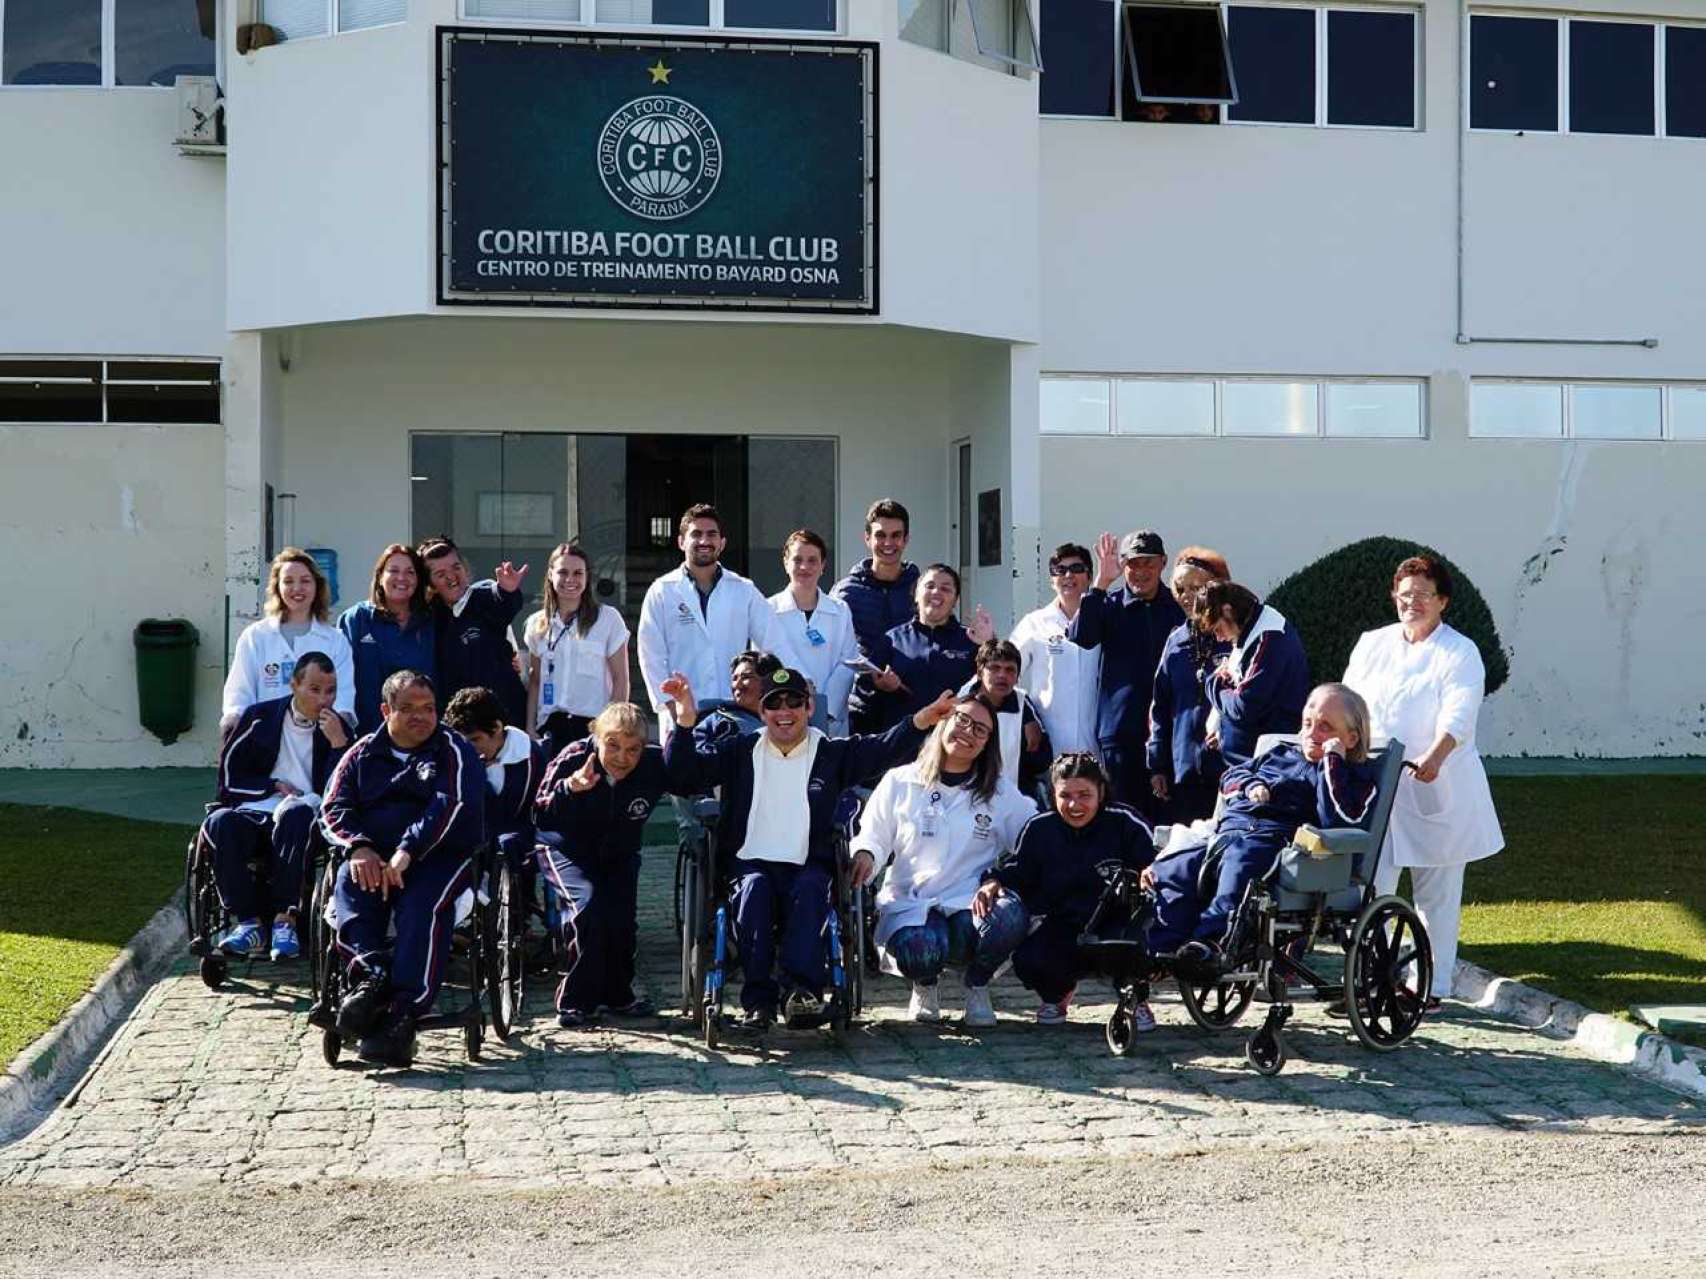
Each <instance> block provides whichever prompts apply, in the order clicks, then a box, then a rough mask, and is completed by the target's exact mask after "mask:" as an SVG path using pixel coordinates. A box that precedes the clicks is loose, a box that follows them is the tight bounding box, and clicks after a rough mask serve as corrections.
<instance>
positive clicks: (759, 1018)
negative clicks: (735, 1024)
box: [740, 1008, 776, 1035]
mask: <svg viewBox="0 0 1706 1279" xmlns="http://www.w3.org/2000/svg"><path fill="white" fill-rule="evenodd" d="M775 1020H776V1018H775V1016H774V1015H773V1014H772V1013H771V1011H770V1010H769V1009H768V1008H748V1009H747V1010H746V1012H745V1013H744V1014H743V1015H742V1017H741V1019H740V1028H741V1029H742V1030H744V1031H746V1033H747V1034H749V1035H763V1034H767V1033H769V1030H770V1025H771V1023H772V1022H774V1021H775Z"/></svg>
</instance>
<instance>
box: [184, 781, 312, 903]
mask: <svg viewBox="0 0 1706 1279" xmlns="http://www.w3.org/2000/svg"><path fill="white" fill-rule="evenodd" d="M280 809H281V810H282V811H281V812H280V813H279V815H278V819H277V820H276V821H275V820H274V819H273V814H271V813H258V812H255V811H254V810H252V809H241V808H221V809H218V810H216V811H214V812H212V813H209V814H208V815H207V820H206V821H204V822H203V823H202V833H203V834H204V835H206V836H207V842H208V843H209V844H210V845H212V847H213V879H214V883H216V884H217V885H218V886H219V900H220V901H222V902H224V903H225V909H226V910H228V911H230V912H231V914H232V916H233V917H235V918H237V919H271V918H272V917H273V916H274V915H276V914H277V913H279V912H280V911H285V910H288V911H290V912H291V913H293V914H294V913H295V912H296V910H297V908H298V906H299V905H300V904H301V902H302V881H303V877H304V875H305V874H306V865H307V860H308V841H309V837H310V836H311V835H312V834H313V833H314V809H313V808H311V807H309V806H308V805H307V804H283V805H280ZM255 863H259V864H260V865H261V866H262V867H263V869H262V871H261V873H260V874H258V875H257V874H256V873H255V870H254V869H253V865H254V864H255Z"/></svg>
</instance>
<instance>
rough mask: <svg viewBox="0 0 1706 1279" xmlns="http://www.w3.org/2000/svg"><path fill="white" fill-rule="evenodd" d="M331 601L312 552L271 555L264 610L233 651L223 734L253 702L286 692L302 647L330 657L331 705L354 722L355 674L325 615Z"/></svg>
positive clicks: (290, 550) (221, 716) (345, 648)
mask: <svg viewBox="0 0 1706 1279" xmlns="http://www.w3.org/2000/svg"><path fill="white" fill-rule="evenodd" d="M331 607H332V589H331V586H330V584H329V583H328V582H327V581H326V575H325V574H324V573H322V572H321V571H320V566H319V564H318V563H316V562H315V560H314V557H313V556H312V555H310V554H308V552H307V551H304V550H302V549H301V548H300V547H295V546H287V547H285V548H284V549H283V550H282V551H280V552H279V553H278V554H277V555H275V556H273V561H272V565H271V567H269V568H268V570H267V585H266V594H265V598H264V600H263V602H262V611H263V613H264V616H263V617H262V618H261V620H260V621H258V622H254V623H252V624H251V625H249V626H246V627H244V628H243V633H242V634H241V635H239V636H238V637H237V648H236V651H235V652H233V653H232V655H231V670H230V672H229V673H228V674H227V675H226V676H225V692H224V695H223V697H222V698H221V704H220V708H219V730H220V732H221V733H222V734H223V733H226V732H229V731H230V729H231V726H232V725H233V724H235V723H236V722H237V720H238V718H239V717H241V715H242V714H243V712H244V711H246V710H248V709H249V707H251V706H253V705H255V704H256V703H257V702H270V701H275V700H277V699H278V698H280V697H288V696H289V695H290V677H291V673H292V672H293V671H294V670H295V669H296V663H297V660H298V659H299V658H301V657H302V656H303V654H305V653H324V654H325V655H326V656H327V657H329V658H331V659H332V667H333V672H334V674H335V675H336V677H337V681H338V692H337V700H336V701H335V702H334V703H333V707H332V708H333V709H334V710H335V711H337V713H338V714H340V715H342V716H343V717H344V719H345V720H347V721H348V722H349V723H351V724H354V723H355V674H354V667H353V665H352V662H351V658H350V646H349V641H348V640H347V639H345V638H344V635H343V632H341V631H339V630H338V629H337V628H336V627H335V626H333V625H332V624H331V623H330V622H328V621H327V620H326V619H327V616H328V614H329V613H330V612H331Z"/></svg>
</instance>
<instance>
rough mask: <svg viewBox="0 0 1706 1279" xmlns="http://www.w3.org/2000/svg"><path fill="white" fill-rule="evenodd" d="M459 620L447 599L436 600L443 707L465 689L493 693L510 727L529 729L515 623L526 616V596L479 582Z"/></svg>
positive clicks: (439, 677) (439, 692)
mask: <svg viewBox="0 0 1706 1279" xmlns="http://www.w3.org/2000/svg"><path fill="white" fill-rule="evenodd" d="M463 598H464V599H465V600H466V601H467V602H466V603H465V604H463V605H462V613H461V615H460V616H458V615H457V614H456V613H455V612H453V611H452V610H451V608H450V606H449V605H448V604H446V603H445V602H444V601H443V600H434V601H433V605H432V612H433V623H434V625H435V626H436V627H437V635H438V649H437V651H438V704H439V707H440V708H441V709H442V708H443V707H445V706H447V705H449V703H450V699H451V698H452V697H455V696H456V694H458V693H460V692H461V691H462V690H463V689H465V688H489V689H491V690H492V692H493V693H495V694H496V695H497V699H498V701H499V702H501V703H502V704H503V708H504V722H505V723H506V724H514V725H515V726H516V727H517V728H525V727H526V726H527V690H526V689H525V688H524V687H523V686H522V683H521V676H519V675H517V674H516V673H515V650H514V649H513V648H511V647H510V642H509V635H510V630H509V628H510V624H511V623H513V622H514V621H515V618H516V614H517V613H519V612H521V606H522V603H523V600H522V595H521V592H520V591H505V590H503V589H501V588H500V587H499V586H498V584H497V583H496V582H492V581H484V582H475V583H474V584H473V585H472V586H470V587H469V588H468V593H467V594H466V595H465V596H464V597H463Z"/></svg>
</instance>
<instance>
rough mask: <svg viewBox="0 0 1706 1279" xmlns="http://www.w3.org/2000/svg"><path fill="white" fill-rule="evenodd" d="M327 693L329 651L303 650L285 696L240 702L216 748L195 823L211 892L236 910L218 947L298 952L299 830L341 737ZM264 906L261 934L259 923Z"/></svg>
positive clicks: (314, 809) (344, 741)
mask: <svg viewBox="0 0 1706 1279" xmlns="http://www.w3.org/2000/svg"><path fill="white" fill-rule="evenodd" d="M337 696H338V677H337V675H336V673H335V668H334V666H333V664H332V659H331V658H330V657H328V656H327V655H326V654H325V653H319V652H312V653H304V654H303V655H302V656H301V657H300V658H299V659H297V662H296V667H295V670H294V671H292V673H291V677H290V696H288V697H278V698H273V699H272V700H270V701H265V702H256V703H255V704H254V705H252V706H250V707H249V708H248V709H247V710H245V711H244V712H243V713H242V715H241V716H240V717H239V718H238V720H237V722H236V724H235V725H234V726H233V728H232V731H231V733H230V734H229V735H228V736H227V737H226V739H225V743H224V745H223V746H222V747H221V748H220V751H219V792H218V797H217V798H216V800H215V801H214V802H215V803H216V804H218V805H219V807H217V808H215V809H214V810H213V811H212V812H210V813H209V814H208V815H207V819H206V821H204V822H203V823H202V827H201V830H202V836H203V838H204V839H205V840H206V842H207V844H208V846H209V847H210V848H212V850H213V876H214V881H215V883H216V884H217V885H218V887H219V900H220V901H221V902H222V903H224V906H225V909H226V911H228V912H229V913H230V915H231V916H232V918H233V919H235V920H236V923H235V924H234V925H232V927H231V928H230V929H229V930H228V931H227V932H226V933H225V934H224V935H223V936H222V937H220V939H219V943H218V945H219V949H220V950H221V951H222V952H223V953H224V954H226V955H230V956H231V957H232V958H234V959H249V958H255V957H258V956H260V955H263V954H268V953H270V955H271V957H272V959H273V961H274V962H275V963H276V962H278V961H279V960H282V959H295V958H297V956H299V955H300V954H301V953H302V945H301V942H300V941H299V940H298V937H297V919H296V912H297V908H298V903H300V901H301V900H302V880H303V876H304V874H305V873H306V862H307V857H308V840H309V836H310V835H312V833H313V829H314V818H315V815H316V814H317V813H318V812H319V811H320V795H321V793H322V792H323V791H324V790H325V789H326V783H327V781H328V780H329V779H330V777H331V775H332V769H333V766H334V765H336V764H337V762H338V760H339V759H340V758H342V756H343V753H344V751H345V750H346V749H347V748H348V747H349V742H350V738H349V729H348V727H347V726H346V725H345V724H344V721H343V719H342V718H341V717H340V716H339V715H338V713H337V712H336V711H335V710H333V709H332V703H333V702H335V701H336V700H337ZM257 863H259V864H261V865H263V866H264V868H265V879H264V882H263V879H262V877H261V876H260V875H257V874H256V873H255V869H254V867H255V865H256V864H257ZM269 909H270V911H271V913H272V928H271V937H270V939H269V938H268V937H266V936H265V935H264V934H263V932H262V929H261V917H262V915H263V914H264V913H267V911H268V910H269ZM269 940H270V945H269Z"/></svg>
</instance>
